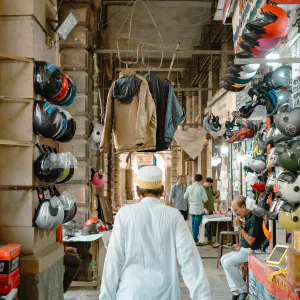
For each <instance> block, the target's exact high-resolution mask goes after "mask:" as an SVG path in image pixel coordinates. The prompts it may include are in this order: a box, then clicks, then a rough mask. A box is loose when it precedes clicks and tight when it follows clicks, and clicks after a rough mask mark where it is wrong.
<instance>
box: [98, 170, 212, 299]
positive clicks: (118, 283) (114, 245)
mask: <svg viewBox="0 0 300 300" xmlns="http://www.w3.org/2000/svg"><path fill="white" fill-rule="evenodd" d="M151 190H153V193H152V192H151ZM137 191H138V194H139V196H140V198H141V201H140V202H139V203H138V204H134V205H129V206H125V207H122V208H121V209H120V210H119V212H118V213H117V215H116V219H115V223H114V229H113V232H112V235H111V238H110V241H109V246H108V249H107V254H106V258H105V264H104V271H103V277H102V282H101V290H100V297H99V299H100V300H115V299H116V300H180V299H181V298H180V287H179V279H178V271H177V260H176V257H177V259H178V262H179V264H180V265H181V273H182V277H183V280H184V282H185V284H186V286H187V287H188V289H189V291H190V296H191V298H192V299H193V300H198V299H199V300H210V299H211V296H210V287H209V283H208V280H207V277H206V274H205V271H204V268H203V265H202V261H201V258H200V255H199V253H198V250H197V248H196V246H195V243H194V241H193V238H192V235H191V233H190V231H189V229H188V227H187V224H186V222H185V221H184V218H183V217H182V215H181V213H180V212H179V211H178V210H177V209H175V208H173V207H169V206H166V205H164V204H162V203H161V202H160V200H159V198H160V196H161V195H162V193H163V186H162V171H161V170H160V169H159V168H157V167H154V166H148V167H143V168H141V169H140V170H139V172H138V187H137ZM158 192H159V194H158Z"/></svg>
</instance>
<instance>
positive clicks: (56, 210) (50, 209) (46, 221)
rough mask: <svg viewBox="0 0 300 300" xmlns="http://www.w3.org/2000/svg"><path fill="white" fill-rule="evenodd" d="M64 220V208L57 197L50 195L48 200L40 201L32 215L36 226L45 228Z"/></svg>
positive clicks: (50, 227)
mask: <svg viewBox="0 0 300 300" xmlns="http://www.w3.org/2000/svg"><path fill="white" fill-rule="evenodd" d="M63 220H64V208H63V205H62V203H61V202H60V200H59V198H57V197H56V196H54V197H52V198H51V199H50V200H49V201H44V202H42V203H41V204H40V205H39V207H38V209H37V211H36V214H35V216H34V223H35V224H36V226H38V227H39V228H42V229H46V230H52V229H56V228H57V227H59V226H60V225H61V224H62V222H63Z"/></svg>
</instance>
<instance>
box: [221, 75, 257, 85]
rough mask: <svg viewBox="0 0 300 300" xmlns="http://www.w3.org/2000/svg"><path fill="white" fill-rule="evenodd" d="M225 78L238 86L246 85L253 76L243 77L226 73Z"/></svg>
mask: <svg viewBox="0 0 300 300" xmlns="http://www.w3.org/2000/svg"><path fill="white" fill-rule="evenodd" d="M223 78H224V79H226V80H228V81H229V82H231V83H232V84H234V85H236V86H237V87H243V86H244V85H246V84H247V83H249V82H250V81H251V80H252V78H248V79H241V78H237V77H234V76H233V75H226V76H225V77H223Z"/></svg>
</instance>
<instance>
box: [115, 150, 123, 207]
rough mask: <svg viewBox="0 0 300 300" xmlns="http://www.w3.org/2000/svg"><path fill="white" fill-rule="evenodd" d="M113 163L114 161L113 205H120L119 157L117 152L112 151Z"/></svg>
mask: <svg viewBox="0 0 300 300" xmlns="http://www.w3.org/2000/svg"><path fill="white" fill-rule="evenodd" d="M113 163H114V178H113V180H114V202H115V207H121V206H122V199H121V189H120V178H121V174H120V159H119V155H118V154H117V153H114V156H113Z"/></svg>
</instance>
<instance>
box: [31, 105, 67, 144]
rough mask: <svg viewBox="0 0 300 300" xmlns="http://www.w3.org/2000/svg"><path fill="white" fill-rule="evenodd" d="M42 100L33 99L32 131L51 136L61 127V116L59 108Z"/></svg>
mask: <svg viewBox="0 0 300 300" xmlns="http://www.w3.org/2000/svg"><path fill="white" fill-rule="evenodd" d="M48 104H50V103H47V102H44V101H35V102H34V106H33V131H34V132H35V133H36V134H39V135H42V136H44V137H46V138H53V136H55V135H56V134H57V133H58V132H59V131H60V130H61V127H62V124H63V117H62V115H61V114H60V112H59V110H58V109H57V108H56V107H54V106H52V105H50V106H49V105H48Z"/></svg>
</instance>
